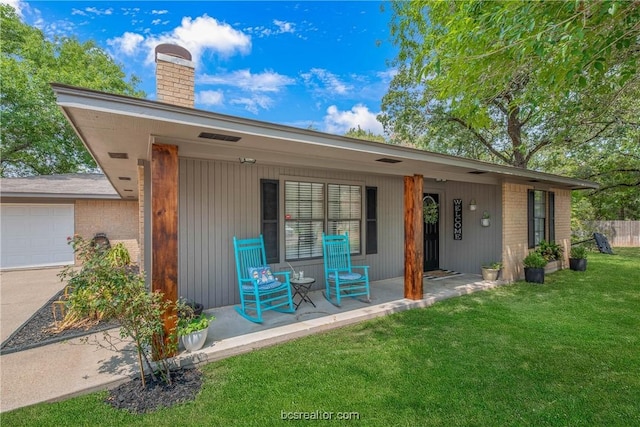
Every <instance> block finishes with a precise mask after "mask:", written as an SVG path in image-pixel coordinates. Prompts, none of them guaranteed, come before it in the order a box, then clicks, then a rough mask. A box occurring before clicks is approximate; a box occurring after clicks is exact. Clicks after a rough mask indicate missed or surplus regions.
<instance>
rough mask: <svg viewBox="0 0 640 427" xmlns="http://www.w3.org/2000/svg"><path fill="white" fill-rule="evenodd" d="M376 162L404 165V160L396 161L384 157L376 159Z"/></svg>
mask: <svg viewBox="0 0 640 427" xmlns="http://www.w3.org/2000/svg"><path fill="white" fill-rule="evenodd" d="M376 162H380V163H391V164H394V163H402V160H396V159H390V158H388V157H383V158H381V159H376Z"/></svg>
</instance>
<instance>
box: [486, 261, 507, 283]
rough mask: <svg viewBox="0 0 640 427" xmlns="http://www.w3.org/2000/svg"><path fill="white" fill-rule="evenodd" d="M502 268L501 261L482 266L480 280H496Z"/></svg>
mask: <svg viewBox="0 0 640 427" xmlns="http://www.w3.org/2000/svg"><path fill="white" fill-rule="evenodd" d="M500 270H502V263H501V262H492V263H491V264H487V265H483V266H482V280H489V281H491V282H493V281H496V280H498V276H499V275H500Z"/></svg>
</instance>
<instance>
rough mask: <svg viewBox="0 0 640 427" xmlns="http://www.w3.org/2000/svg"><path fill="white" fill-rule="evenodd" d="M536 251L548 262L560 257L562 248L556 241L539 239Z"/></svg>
mask: <svg viewBox="0 0 640 427" xmlns="http://www.w3.org/2000/svg"><path fill="white" fill-rule="evenodd" d="M536 252H537V253H539V254H540V255H542V257H543V258H544V259H545V260H547V262H549V261H555V260H558V259H560V258H561V257H562V253H563V252H564V249H562V246H560V245H558V244H557V243H556V242H547V241H546V240H541V241H540V243H539V244H538V247H537V248H536Z"/></svg>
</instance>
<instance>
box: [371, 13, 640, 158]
mask: <svg viewBox="0 0 640 427" xmlns="http://www.w3.org/2000/svg"><path fill="white" fill-rule="evenodd" d="M393 8H394V17H393V21H392V24H391V30H392V37H393V39H394V42H395V43H396V44H397V45H398V46H399V54H398V57H397V59H396V62H395V65H396V66H397V68H398V74H397V75H396V77H395V78H394V80H393V82H392V85H391V87H390V89H389V92H388V93H387V95H386V96H385V97H384V99H383V114H381V116H380V117H379V119H380V120H381V121H382V123H383V125H384V126H385V131H386V132H387V133H389V134H392V135H393V136H394V139H395V140H396V141H398V140H399V141H409V142H412V143H414V144H415V145H418V146H422V147H426V148H429V149H433V150H435V151H441V152H446V153H450V154H457V155H466V156H469V157H474V158H480V159H485V160H492V161H497V162H501V163H506V164H509V165H513V166H516V167H522V168H527V167H536V166H539V165H540V164H541V161H540V159H541V158H542V155H543V154H544V153H545V152H547V151H549V150H551V148H553V147H562V149H564V150H565V151H567V150H569V151H572V150H576V149H579V147H580V146H582V145H583V144H589V143H591V142H594V141H599V140H601V139H603V138H609V137H612V136H613V135H615V134H617V133H619V132H620V131H619V130H618V128H621V127H622V128H624V127H628V126H638V124H637V120H636V121H635V124H634V123H633V122H628V121H626V118H627V117H629V116H631V117H634V116H633V114H629V111H626V110H624V109H623V108H624V107H625V106H628V104H624V103H619V102H618V101H619V99H621V98H622V97H624V96H631V97H633V96H635V97H637V95H638V94H639V92H640V82H639V77H638V74H637V66H638V59H640V42H639V40H640V3H638V2H625V1H575V2H493V1H477V0H472V1H464V2H463V1H458V2H439V1H420V2H418V1H416V2H395V3H394V4H393ZM636 107H637V104H636ZM634 111H635V117H637V116H638V110H637V109H636V110H634Z"/></svg>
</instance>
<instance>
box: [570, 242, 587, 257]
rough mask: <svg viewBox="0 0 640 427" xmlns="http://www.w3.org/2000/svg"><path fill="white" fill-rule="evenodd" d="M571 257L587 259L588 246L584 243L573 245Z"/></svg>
mask: <svg viewBox="0 0 640 427" xmlns="http://www.w3.org/2000/svg"><path fill="white" fill-rule="evenodd" d="M569 257H570V258H573V259H586V258H587V248H585V247H584V246H582V245H577V246H572V247H571V251H570V252H569Z"/></svg>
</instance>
